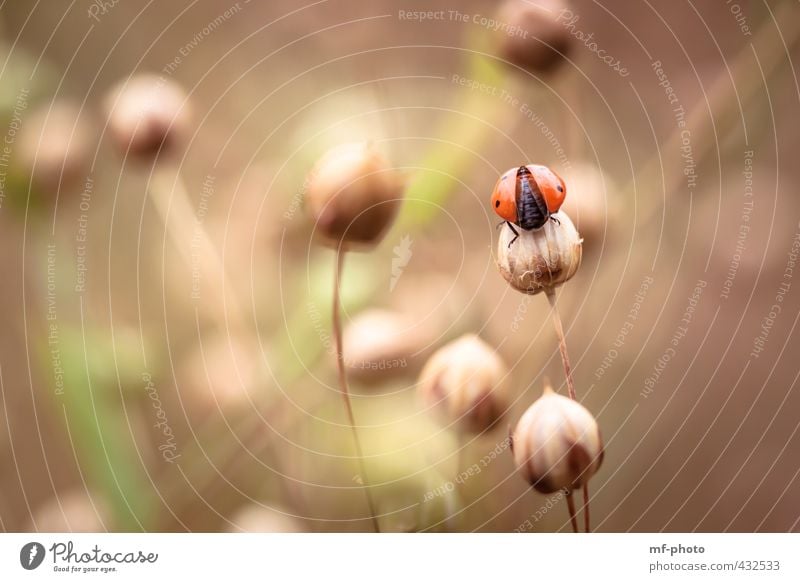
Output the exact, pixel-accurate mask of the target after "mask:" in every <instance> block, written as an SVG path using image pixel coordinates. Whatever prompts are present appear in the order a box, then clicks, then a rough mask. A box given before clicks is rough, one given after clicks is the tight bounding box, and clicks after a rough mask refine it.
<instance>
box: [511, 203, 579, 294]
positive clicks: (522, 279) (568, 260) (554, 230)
mask: <svg viewBox="0 0 800 582" xmlns="http://www.w3.org/2000/svg"><path fill="white" fill-rule="evenodd" d="M553 217H554V218H555V219H556V220H548V221H547V222H546V223H545V225H544V226H543V227H541V228H538V229H536V230H523V229H521V228H517V227H515V228H516V230H517V232H518V233H519V238H518V239H517V240H516V241H514V242H513V243H511V241H512V239H513V238H514V236H515V235H514V233H513V232H512V231H511V229H510V228H508V226H505V225H504V226H503V227H502V228H501V229H500V237H499V240H498V242H497V268H498V269H499V270H500V274H501V275H502V276H503V278H504V279H505V280H506V281H508V284H509V285H511V286H512V287H513V288H514V289H516V290H517V291H520V292H522V293H527V294H529V295H535V294H537V293H539V292H540V291H543V290H545V289H546V288H550V289H552V288H553V287H557V286H559V285H561V284H562V283H565V282H567V281H568V280H569V279H571V278H572V276H573V275H575V273H576V272H577V271H578V267H579V266H580V264H581V253H582V249H581V247H582V243H583V239H581V237H580V235H579V234H578V231H577V230H575V225H574V224H572V221H571V220H570V218H569V216H567V215H566V213H564V212H558V213H556V214H554V215H553Z"/></svg>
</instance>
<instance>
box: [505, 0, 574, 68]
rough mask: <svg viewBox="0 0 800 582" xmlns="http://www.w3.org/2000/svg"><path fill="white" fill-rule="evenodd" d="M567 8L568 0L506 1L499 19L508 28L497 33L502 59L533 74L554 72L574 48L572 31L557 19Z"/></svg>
mask: <svg viewBox="0 0 800 582" xmlns="http://www.w3.org/2000/svg"><path fill="white" fill-rule="evenodd" d="M566 6H567V2H566V1H565V0H537V1H536V3H535V4H533V3H529V2H527V1H525V0H507V1H506V2H504V3H503V5H502V6H501V7H500V10H499V11H498V14H497V20H498V21H499V22H503V23H505V24H507V25H508V28H506V29H504V28H501V29H499V30H498V31H496V32H495V37H496V39H497V44H498V53H499V55H500V57H501V58H503V59H505V60H507V61H509V62H510V63H512V64H514V65H517V66H518V67H521V68H523V69H525V70H526V71H529V72H531V73H534V74H536V73H546V72H549V71H552V70H553V69H555V68H556V67H557V66H558V65H559V64H561V63H562V62H563V61H564V57H563V56H562V55H564V54H567V52H568V51H569V49H570V46H571V43H570V40H571V39H570V35H569V32H568V31H567V29H566V28H565V27H564V26H563V25H562V24H561V23H560V22H558V20H557V18H558V15H559V14H560V13H561V11H562V10H563V9H565V8H566ZM510 31H514V32H513V33H512V34H509V32H510ZM559 53H560V54H559Z"/></svg>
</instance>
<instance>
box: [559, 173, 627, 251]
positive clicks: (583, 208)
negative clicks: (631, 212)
mask: <svg viewBox="0 0 800 582" xmlns="http://www.w3.org/2000/svg"><path fill="white" fill-rule="evenodd" d="M564 179H565V181H566V182H567V184H569V196H567V197H566V198H565V200H564V204H563V206H562V207H561V211H562V212H566V213H567V214H569V215H570V216H572V217H574V218H575V224H576V225H577V227H578V230H579V231H580V233H581V236H582V237H584V238H585V239H587V240H588V241H589V242H591V243H593V244H596V243H597V241H601V240H602V239H603V235H604V233H605V230H606V224H607V223H608V224H611V223H613V221H614V219H615V218H616V213H617V209H618V208H617V204H616V203H615V202H616V201H615V200H614V199H613V198H612V197H611V196H610V194H611V193H612V192H616V188H615V187H614V185H613V184H612V183H611V182H610V181H609V180H610V178H609V177H607V176H604V175H603V173H602V172H601V171H600V168H598V167H597V166H595V165H594V164H574V165H573V166H572V168H570V169H569V170H567V172H566V175H565V176H564ZM606 193H609V196H608V199H607V198H606Z"/></svg>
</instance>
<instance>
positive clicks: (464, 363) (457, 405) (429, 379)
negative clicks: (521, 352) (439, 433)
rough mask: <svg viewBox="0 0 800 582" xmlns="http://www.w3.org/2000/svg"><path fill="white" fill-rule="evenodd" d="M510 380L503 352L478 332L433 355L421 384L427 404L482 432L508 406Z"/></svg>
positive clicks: (447, 417)
mask: <svg viewBox="0 0 800 582" xmlns="http://www.w3.org/2000/svg"><path fill="white" fill-rule="evenodd" d="M509 382H510V378H509V372H508V368H506V365H505V364H504V363H503V360H502V359H501V358H500V356H498V355H497V353H496V352H495V351H494V350H493V349H492V348H491V347H489V346H488V345H487V344H486V343H485V342H484V341H482V340H481V339H480V338H479V337H478V336H476V335H473V334H467V335H464V336H462V337H461V338H459V339H457V340H455V341H454V342H451V343H449V344H447V345H446V346H444V347H443V348H441V349H439V351H437V352H436V353H435V354H433V355H432V356H431V358H430V359H429V360H428V363H427V364H425V367H424V368H423V370H422V373H421V374H420V378H419V383H418V386H417V388H418V390H419V394H420V397H421V400H422V402H423V403H424V405H425V406H426V407H429V408H435V409H438V410H439V411H440V412H441V414H442V416H443V417H444V418H445V420H446V421H447V422H451V423H454V424H456V426H458V427H459V428H460V429H461V430H464V431H469V432H474V433H479V432H483V431H485V430H488V429H489V428H491V427H492V426H493V425H494V424H495V423H496V422H497V421H498V420H499V419H500V417H501V416H502V415H503V413H504V412H505V410H506V408H507V407H508V391H509Z"/></svg>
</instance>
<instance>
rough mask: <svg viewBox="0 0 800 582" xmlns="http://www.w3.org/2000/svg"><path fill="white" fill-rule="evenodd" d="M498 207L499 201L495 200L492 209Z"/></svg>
mask: <svg viewBox="0 0 800 582" xmlns="http://www.w3.org/2000/svg"><path fill="white" fill-rule="evenodd" d="M498 206H500V201H499V200H495V201H494V207H495V208H497V207H498Z"/></svg>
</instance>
